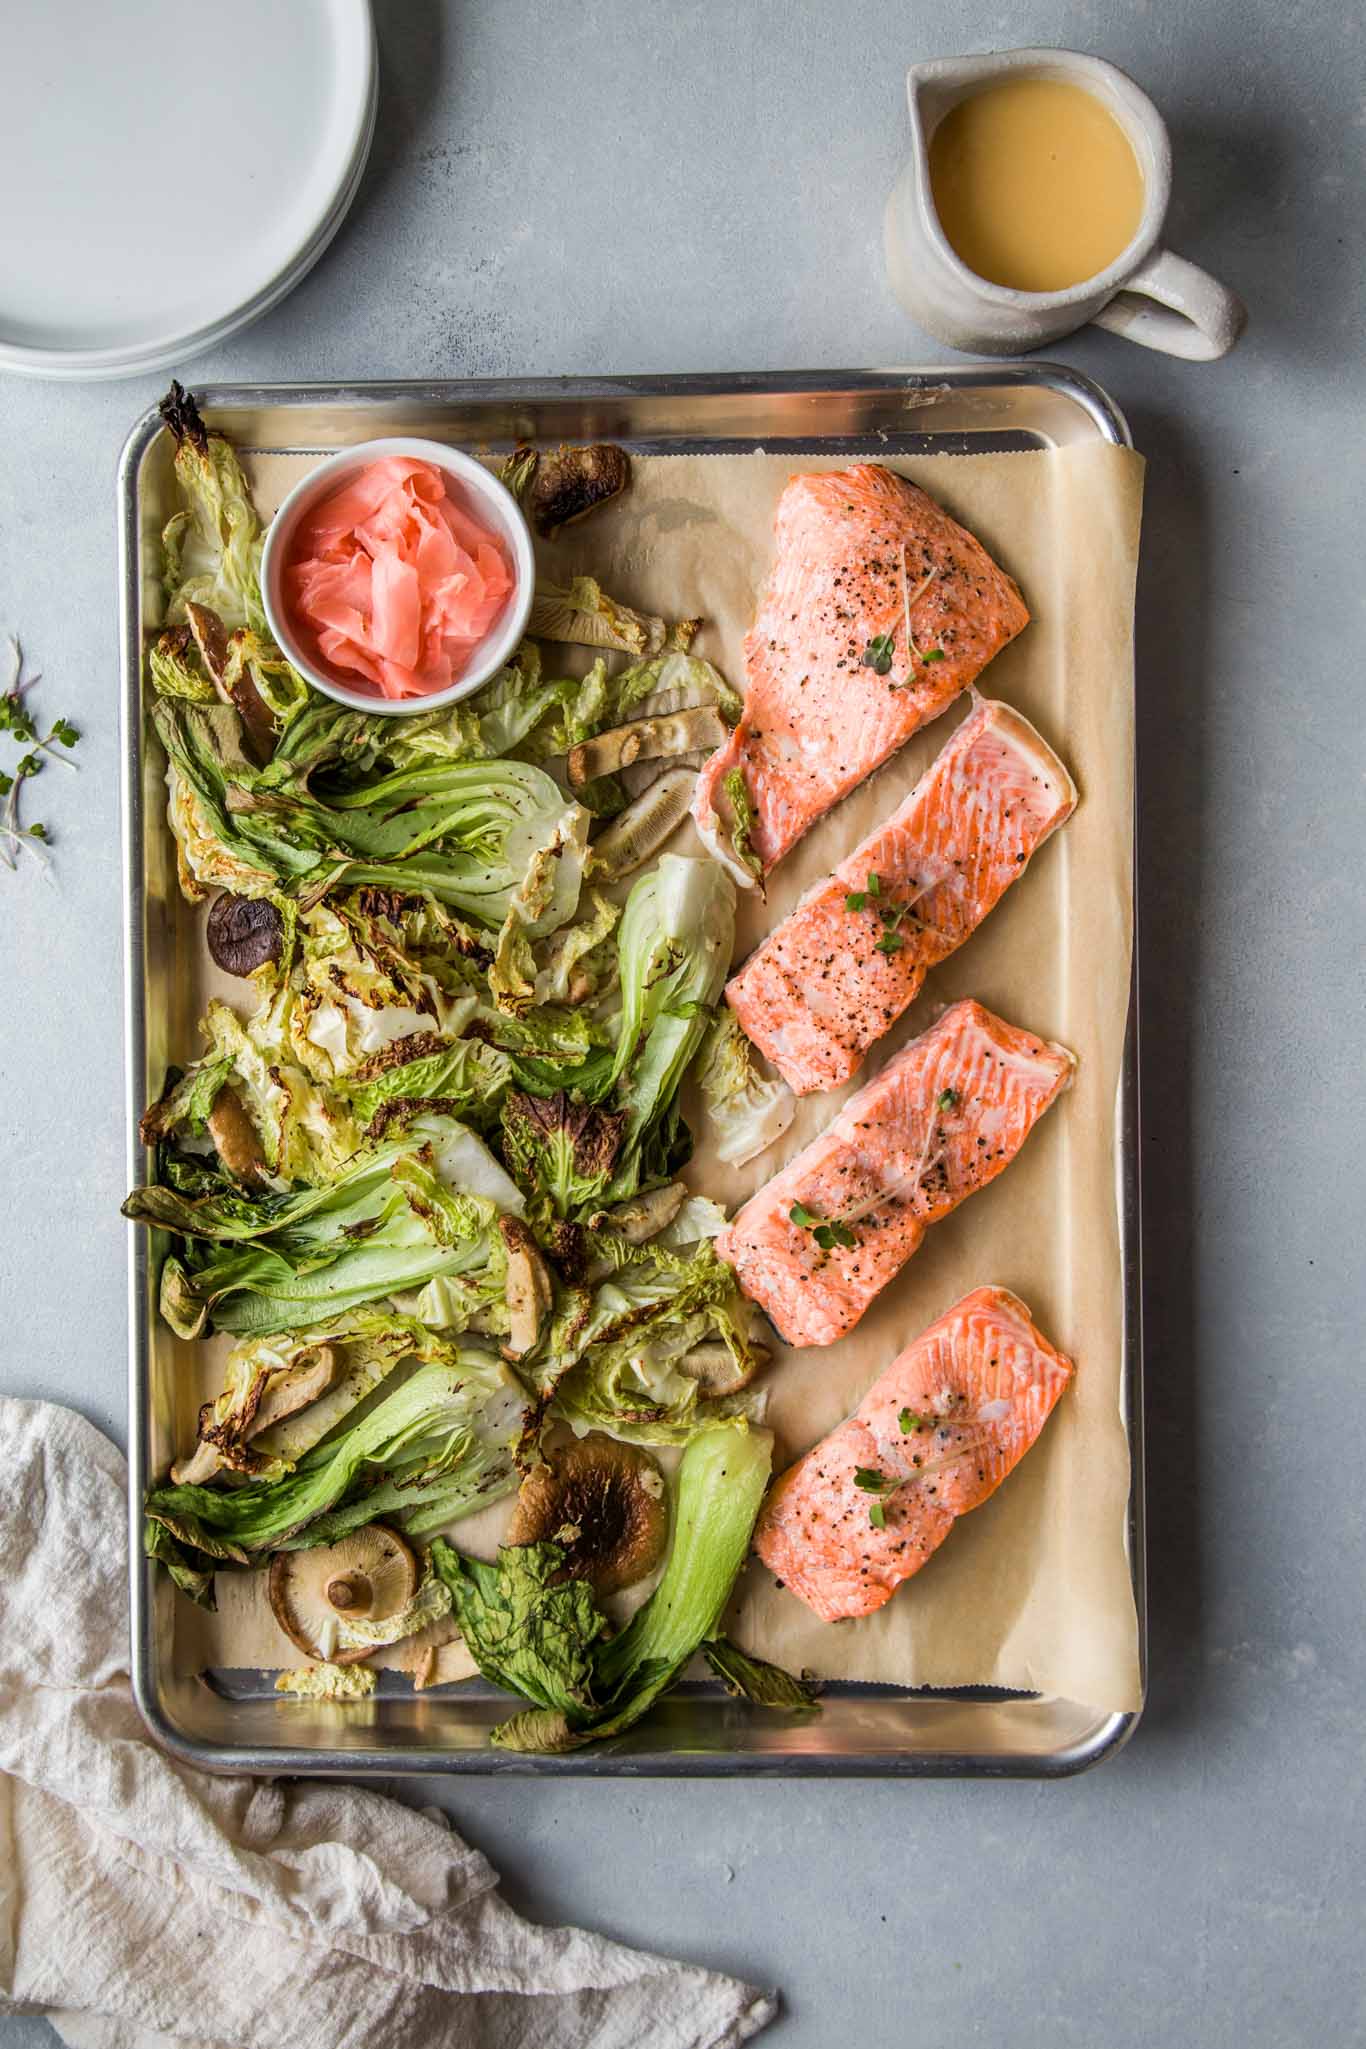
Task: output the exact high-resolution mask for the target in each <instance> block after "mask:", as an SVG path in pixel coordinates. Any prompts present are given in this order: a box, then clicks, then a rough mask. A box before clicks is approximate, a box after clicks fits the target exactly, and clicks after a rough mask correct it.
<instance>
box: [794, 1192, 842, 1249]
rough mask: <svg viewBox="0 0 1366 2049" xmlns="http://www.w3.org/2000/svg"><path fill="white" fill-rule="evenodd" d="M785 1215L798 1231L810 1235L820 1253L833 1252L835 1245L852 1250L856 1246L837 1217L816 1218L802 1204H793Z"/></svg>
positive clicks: (813, 1212)
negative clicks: (807, 1232) (806, 1232)
mask: <svg viewBox="0 0 1366 2049" xmlns="http://www.w3.org/2000/svg"><path fill="white" fill-rule="evenodd" d="M787 1214H788V1216H789V1217H790V1219H791V1220H792V1222H793V1223H794V1224H796V1226H797V1227H798V1229H799V1230H802V1231H809V1232H810V1233H811V1235H812V1237H813V1238H814V1239H815V1241H816V1243H817V1244H818V1245H819V1246H820V1248H821V1251H822V1252H833V1251H834V1249H835V1247H836V1246H837V1245H843V1246H844V1247H845V1248H846V1249H852V1247H854V1246H855V1245H857V1244H858V1239H857V1238H856V1237H855V1236H854V1234H853V1232H852V1231H851V1230H850V1228H849V1226H848V1225H847V1224H842V1223H841V1222H840V1220H839V1218H838V1217H832V1218H826V1217H818V1216H817V1215H816V1213H815V1211H814V1210H809V1209H808V1208H807V1206H806V1204H805V1203H804V1202H794V1203H793V1205H792V1207H791V1209H790V1210H789V1211H788V1213H787Z"/></svg>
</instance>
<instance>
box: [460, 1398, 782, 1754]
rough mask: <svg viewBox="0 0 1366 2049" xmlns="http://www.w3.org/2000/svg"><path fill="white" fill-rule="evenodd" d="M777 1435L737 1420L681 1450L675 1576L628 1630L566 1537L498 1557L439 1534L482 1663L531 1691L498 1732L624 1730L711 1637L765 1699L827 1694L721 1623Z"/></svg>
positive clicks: (528, 1746)
mask: <svg viewBox="0 0 1366 2049" xmlns="http://www.w3.org/2000/svg"><path fill="white" fill-rule="evenodd" d="M772 1449H773V1447H772V1439H771V1438H770V1437H769V1435H768V1433H767V1431H764V1430H750V1429H745V1428H744V1427H743V1426H740V1427H737V1426H736V1425H734V1424H725V1425H719V1426H717V1427H715V1428H712V1429H706V1430H702V1431H700V1432H699V1433H698V1434H697V1435H696V1436H694V1437H693V1438H692V1439H691V1441H690V1442H689V1444H688V1447H687V1449H686V1450H685V1451H684V1453H683V1457H682V1459H681V1460H680V1462H679V1467H678V1473H677V1478H676V1482H675V1487H674V1497H673V1534H672V1541H671V1544H670V1547H669V1555H668V1559H667V1562H666V1564H665V1567H664V1573H663V1577H662V1578H661V1579H660V1582H659V1584H658V1586H657V1587H656V1588H655V1590H654V1592H653V1593H652V1594H651V1595H650V1597H649V1599H648V1600H647V1601H646V1602H645V1604H644V1605H643V1607H640V1608H638V1609H637V1610H636V1612H635V1614H634V1615H633V1616H632V1618H631V1620H630V1621H629V1622H628V1623H627V1625H626V1627H625V1628H624V1629H623V1630H622V1631H621V1632H620V1634H618V1635H613V1634H612V1633H611V1632H610V1630H609V1626H608V1622H607V1618H606V1617H605V1616H604V1614H603V1613H602V1611H601V1609H600V1608H599V1607H598V1605H597V1602H596V1600H595V1599H594V1596H593V1593H592V1591H591V1589H590V1586H589V1584H588V1582H587V1581H586V1580H585V1579H582V1578H574V1577H569V1576H567V1575H566V1572H565V1564H566V1552H565V1550H564V1547H563V1546H562V1545H560V1544H557V1543H555V1542H553V1541H549V1542H539V1543H531V1544H526V1545H522V1546H510V1545H508V1546H504V1548H503V1549H502V1550H501V1551H500V1552H499V1554H498V1561H497V1563H496V1564H495V1565H488V1564H485V1563H484V1562H483V1561H481V1560H479V1559H475V1558H467V1557H464V1556H462V1554H461V1553H460V1552H459V1551H457V1550H456V1548H455V1547H454V1545H452V1544H450V1543H448V1542H446V1541H445V1539H443V1538H438V1539H437V1540H436V1541H435V1542H434V1543H433V1545H432V1563H433V1566H434V1567H435V1569H436V1572H437V1574H438V1576H439V1577H440V1579H441V1580H442V1581H443V1582H444V1584H445V1585H446V1586H447V1587H448V1588H449V1590H450V1595H451V1601H452V1604H453V1612H454V1615H455V1619H456V1621H457V1622H458V1623H459V1625H460V1632H461V1635H462V1636H463V1637H464V1639H465V1642H466V1644H467V1645H468V1647H469V1650H470V1652H471V1654H472V1655H473V1657H474V1658H475V1659H476V1661H477V1663H478V1665H479V1669H480V1671H481V1672H482V1673H483V1674H484V1677H485V1678H486V1679H490V1680H492V1681H493V1683H494V1684H495V1685H497V1686H502V1687H504V1688H505V1689H507V1691H509V1692H512V1693H518V1694H520V1695H521V1696H522V1698H523V1699H524V1700H525V1701H527V1702H528V1703H529V1705H528V1706H527V1707H526V1708H524V1709H523V1710H522V1711H521V1712H520V1713H519V1714H515V1715H513V1716H512V1717H511V1718H510V1719H509V1720H508V1721H505V1722H500V1723H499V1724H498V1726H497V1727H496V1728H495V1729H494V1730H493V1733H492V1737H491V1739H490V1740H491V1741H492V1742H494V1743H495V1744H497V1745H498V1746H499V1747H500V1748H501V1749H504V1750H521V1751H541V1752H553V1753H563V1752H565V1751H570V1750H578V1749H581V1748H582V1747H583V1745H584V1744H586V1743H597V1742H606V1741H608V1740H609V1739H610V1738H612V1737H617V1736H623V1735H625V1733H626V1732H627V1730H628V1729H630V1728H632V1727H633V1726H634V1724H635V1723H636V1722H638V1721H639V1720H640V1718H641V1716H642V1715H643V1714H645V1713H646V1711H647V1710H648V1709H649V1708H650V1707H652V1706H653V1705H654V1703H655V1701H656V1700H658V1698H659V1696H660V1695H661V1694H662V1693H664V1692H666V1691H667V1690H668V1688H669V1687H671V1686H672V1685H673V1684H674V1682H675V1681H676V1680H677V1679H678V1678H680V1677H681V1676H682V1673H683V1671H684V1668H685V1667H686V1666H687V1665H688V1663H689V1661H690V1660H691V1659H692V1658H693V1657H694V1655H695V1654H696V1653H697V1652H698V1651H699V1650H701V1651H704V1652H706V1653H707V1655H708V1657H709V1659H710V1660H712V1661H713V1669H714V1670H716V1671H717V1672H718V1674H719V1675H720V1676H721V1677H723V1678H724V1679H725V1681H726V1683H727V1685H728V1686H729V1687H731V1688H733V1689H734V1690H736V1691H740V1692H745V1693H747V1694H749V1695H750V1697H751V1698H753V1699H755V1700H757V1701H760V1702H761V1703H762V1704H763V1705H765V1706H781V1707H802V1708H810V1707H813V1706H814V1705H815V1697H814V1694H813V1693H812V1692H811V1690H810V1689H809V1688H808V1687H806V1686H804V1685H803V1684H802V1682H801V1681H799V1680H796V1679H794V1678H793V1677H792V1676H791V1675H790V1674H789V1673H786V1672H780V1671H779V1670H778V1669H777V1668H776V1667H774V1666H771V1665H765V1664H763V1663H762V1661H760V1660H758V1659H753V1658H749V1657H747V1656H746V1655H745V1654H744V1653H743V1652H740V1651H737V1650H736V1649H735V1647H734V1646H733V1645H730V1644H727V1643H726V1642H725V1640H724V1639H723V1638H718V1636H717V1632H718V1630H719V1628H720V1624H721V1617H722V1615H723V1613H724V1611H725V1607H726V1604H727V1602H728V1601H729V1599H730V1596H731V1590H732V1588H733V1587H734V1585H735V1581H736V1578H737V1576H738V1574H739V1571H740V1567H741V1566H742V1565H743V1564H744V1561H745V1557H746V1554H747V1553H748V1551H749V1543H750V1537H751V1535H752V1534H753V1530H754V1524H755V1520H756V1518H757V1516H758V1513H759V1504H760V1502H761V1501H762V1500H763V1497H764V1490H765V1488H766V1487H767V1485H768V1480H769V1472H770V1468H771V1464H772Z"/></svg>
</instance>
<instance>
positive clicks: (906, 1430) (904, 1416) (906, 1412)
mask: <svg viewBox="0 0 1366 2049" xmlns="http://www.w3.org/2000/svg"><path fill="white" fill-rule="evenodd" d="M896 1421H897V1428H898V1429H899V1430H900V1432H901V1434H902V1436H903V1437H909V1436H910V1434H911V1432H912V1431H913V1430H928V1429H929V1427H930V1426H929V1424H928V1423H927V1422H926V1421H925V1418H924V1417H923V1416H918V1415H917V1414H916V1412H915V1410H914V1409H903V1410H902V1411H901V1413H900V1415H899V1416H898V1417H897V1419H896Z"/></svg>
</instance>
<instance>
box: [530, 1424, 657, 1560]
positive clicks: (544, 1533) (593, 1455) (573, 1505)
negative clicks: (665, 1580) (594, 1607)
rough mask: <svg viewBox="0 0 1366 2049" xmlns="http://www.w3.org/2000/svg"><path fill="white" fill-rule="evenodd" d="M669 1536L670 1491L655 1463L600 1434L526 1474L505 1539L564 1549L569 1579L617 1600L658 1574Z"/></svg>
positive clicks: (568, 1446)
mask: <svg viewBox="0 0 1366 2049" xmlns="http://www.w3.org/2000/svg"><path fill="white" fill-rule="evenodd" d="M668 1536H669V1506H668V1489H667V1487H666V1485H665V1481H664V1475H663V1473H662V1472H661V1471H660V1469H659V1466H658V1465H657V1464H656V1462H655V1460H654V1459H652V1458H651V1456H650V1454H649V1452H648V1451H642V1450H641V1449H640V1447H639V1445H635V1444H620V1443H618V1442H617V1440H616V1438H614V1437H604V1436H602V1435H601V1434H600V1433H599V1432H597V1431H595V1432H593V1433H592V1434H591V1435H590V1436H588V1437H583V1438H578V1439H576V1440H575V1441H574V1442H573V1443H572V1444H566V1445H563V1446H561V1447H560V1449H559V1450H557V1451H555V1452H552V1453H551V1455H550V1458H549V1460H548V1461H547V1463H546V1464H545V1465H540V1466H537V1467H536V1468H535V1469H534V1470H533V1471H532V1472H530V1473H528V1475H527V1477H526V1479H525V1480H524V1481H523V1482H522V1490H521V1492H520V1494H519V1495H518V1496H517V1506H516V1508H515V1509H514V1510H513V1513H512V1521H511V1523H510V1524H509V1526H508V1534H507V1541H508V1543H509V1544H512V1545H516V1544H542V1543H547V1542H549V1543H555V1544H559V1545H560V1546H561V1548H562V1549H563V1551H564V1554H565V1571H566V1573H567V1574H568V1576H569V1577H570V1578H571V1579H586V1580H589V1581H590V1582H591V1583H592V1585H593V1587H594V1589H595V1590H596V1592H598V1593H599V1594H614V1593H617V1592H619V1591H620V1589H621V1588H622V1587H629V1586H634V1584H635V1582H636V1581H637V1580H638V1579H644V1577H645V1575H646V1573H648V1572H653V1571H654V1569H655V1567H656V1566H657V1565H658V1564H659V1561H660V1559H661V1558H662V1557H663V1556H664V1547H665V1545H666V1543H667V1542H668Z"/></svg>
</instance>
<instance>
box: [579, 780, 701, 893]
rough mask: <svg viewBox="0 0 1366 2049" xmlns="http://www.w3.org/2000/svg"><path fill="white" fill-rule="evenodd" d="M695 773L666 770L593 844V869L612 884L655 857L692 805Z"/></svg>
mask: <svg viewBox="0 0 1366 2049" xmlns="http://www.w3.org/2000/svg"><path fill="white" fill-rule="evenodd" d="M696 783H697V773H696V770H694V769H691V768H666V769H665V771H664V773H663V774H662V775H658V776H656V777H655V779H654V781H653V782H652V783H651V784H650V786H649V788H648V789H645V790H643V791H642V792H641V794H640V795H639V796H638V797H637V798H636V799H635V801H634V803H631V804H628V805H627V807H626V809H625V810H624V811H622V812H619V813H618V815H617V816H616V817H615V818H614V819H613V820H612V823H611V824H610V825H609V826H608V828H607V830H606V832H604V833H602V834H600V835H599V837H598V838H597V839H595V840H594V842H593V866H594V868H595V869H596V870H597V871H598V873H599V874H602V875H606V876H609V877H610V878H611V879H612V880H613V881H615V880H616V879H617V878H618V877H619V876H622V875H630V874H632V873H633V872H634V871H635V869H637V868H639V867H640V866H641V864H642V862H645V861H648V860H649V859H650V856H651V855H652V854H657V853H658V852H659V850H660V848H661V847H662V846H663V844H664V842H665V840H667V839H668V838H669V837H670V836H671V835H672V834H673V833H675V832H676V831H677V830H678V828H679V826H680V825H681V824H682V823H683V820H684V819H685V818H686V817H687V815H688V811H689V808H690V807H691V804H692V795H693V790H694V788H695V787H696Z"/></svg>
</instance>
